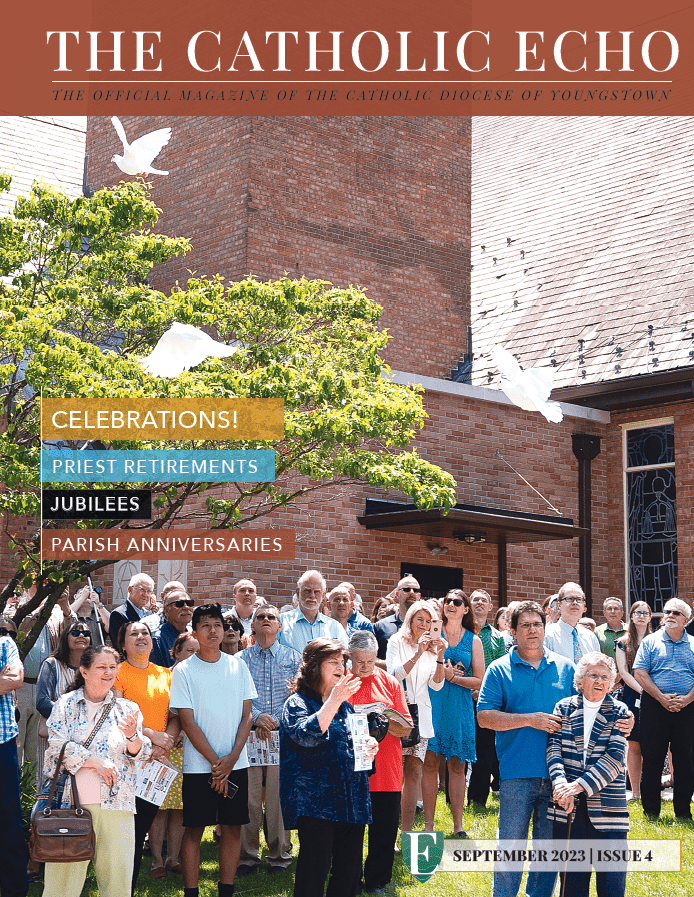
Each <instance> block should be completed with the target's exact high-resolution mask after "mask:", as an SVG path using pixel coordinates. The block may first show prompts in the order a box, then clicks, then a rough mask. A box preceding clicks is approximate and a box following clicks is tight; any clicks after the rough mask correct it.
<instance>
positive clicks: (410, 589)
mask: <svg viewBox="0 0 694 897" xmlns="http://www.w3.org/2000/svg"><path fill="white" fill-rule="evenodd" d="M400 591H401V592H415V593H416V594H419V592H421V589H415V588H414V586H403V587H402V588H401V589H400Z"/></svg>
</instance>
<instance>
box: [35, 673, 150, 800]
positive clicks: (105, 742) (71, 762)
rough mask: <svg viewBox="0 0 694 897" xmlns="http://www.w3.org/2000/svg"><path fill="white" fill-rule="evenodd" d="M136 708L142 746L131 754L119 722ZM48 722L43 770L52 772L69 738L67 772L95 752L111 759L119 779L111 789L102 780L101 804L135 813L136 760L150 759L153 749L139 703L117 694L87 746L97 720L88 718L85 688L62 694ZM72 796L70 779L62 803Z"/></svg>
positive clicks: (65, 761)
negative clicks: (144, 726)
mask: <svg viewBox="0 0 694 897" xmlns="http://www.w3.org/2000/svg"><path fill="white" fill-rule="evenodd" d="M112 697H113V693H112V692H109V693H108V695H107V697H106V700H105V701H104V704H103V705H102V709H101V710H99V712H98V714H97V717H96V720H99V719H100V718H101V714H102V712H103V710H105V709H106V707H107V706H108V704H109V702H110V701H111V699H112ZM134 710H135V711H137V714H138V722H137V734H138V735H139V736H140V738H141V739H142V746H141V747H140V750H139V752H138V753H137V754H136V755H134V756H132V757H131V756H130V754H128V753H127V750H126V748H127V745H128V742H127V740H126V738H125V735H124V734H123V733H122V732H121V730H120V729H119V728H118V723H119V721H120V720H121V719H122V718H123V717H124V716H127V715H128V714H129V713H132V712H133V711H134ZM47 725H48V731H49V738H48V749H47V751H46V756H45V759H44V774H45V775H46V776H48V777H49V778H50V777H52V776H53V774H54V772H55V764H56V763H57V761H58V754H60V749H61V748H62V746H63V744H64V743H65V742H66V741H67V742H68V746H67V750H66V751H65V758H64V760H63V766H64V767H65V769H67V771H68V772H71V773H76V772H77V770H78V769H81V767H82V766H83V765H84V762H85V761H86V760H88V759H89V757H91V756H92V754H96V755H97V756H98V757H103V758H105V759H107V760H111V761H112V762H113V763H115V764H116V766H117V768H118V781H117V782H116V784H115V785H114V787H113V788H112V789H110V790H109V787H108V785H106V783H104V782H102V785H101V807H102V809H104V810H127V811H129V812H131V813H134V812H135V784H136V781H137V765H136V761H137V760H147V759H148V757H149V756H150V754H151V753H152V742H151V741H150V740H149V738H147V737H146V736H145V735H143V734H142V714H141V713H140V709H139V707H138V706H137V704H134V703H133V702H132V701H128V700H126V698H116V703H115V704H114V705H113V707H112V708H111V711H110V713H109V714H108V716H107V717H106V719H105V720H104V722H103V723H102V725H101V727H100V729H99V731H98V732H97V734H96V736H95V737H94V740H93V741H92V743H91V744H90V745H89V747H88V748H85V747H83V743H84V742H85V741H86V740H87V738H88V737H89V734H90V732H91V731H92V729H93V728H94V724H93V723H90V722H89V720H88V718H87V702H86V700H85V697H84V691H83V689H81V688H78V689H77V690H76V691H70V692H68V693H67V694H65V695H61V697H59V698H58V700H57V701H56V702H55V704H54V705H53V710H52V712H51V715H50V717H49V718H48V720H47ZM70 799H71V796H70V787H69V782H68V787H67V788H66V789H65V793H64V796H63V805H64V806H68V805H69V804H70Z"/></svg>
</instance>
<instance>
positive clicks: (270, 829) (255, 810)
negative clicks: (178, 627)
mask: <svg viewBox="0 0 694 897" xmlns="http://www.w3.org/2000/svg"><path fill="white" fill-rule="evenodd" d="M281 628H282V621H281V618H280V613H279V611H278V610H277V608H276V607H274V606H273V605H271V604H263V605H261V606H260V607H259V608H258V609H257V610H256V611H255V613H254V614H253V620H252V623H251V631H252V633H253V635H254V636H255V644H253V645H251V647H250V648H245V649H244V650H243V651H241V653H240V654H239V655H238V656H239V658H240V659H241V660H243V662H244V663H245V664H246V666H247V667H248V669H249V671H250V674H251V678H252V679H253V683H254V685H255V687H256V690H257V692H258V696H257V697H256V698H254V699H253V711H252V712H253V729H254V731H255V737H256V738H261V739H263V741H270V740H271V738H272V732H273V731H274V730H279V716H280V713H281V711H282V707H283V706H284V702H285V701H286V700H287V698H288V697H289V682H290V680H291V679H294V677H295V676H296V674H297V672H298V670H299V663H300V662H301V654H299V652H298V651H295V650H294V649H293V648H290V647H289V646H288V645H281V644H280V643H279V642H278V641H277V636H278V634H279V631H280V629H281ZM263 790H264V791H265V813H264V816H265V824H266V830H265V840H266V842H267V846H268V851H267V855H266V856H265V863H266V864H267V872H268V875H272V874H274V873H277V872H284V870H285V869H287V868H288V867H289V866H291V863H292V857H291V853H290V849H291V839H290V833H289V832H288V831H285V828H284V821H283V819H282V807H281V806H280V768H279V766H254V767H251V768H249V770H248V815H249V817H250V822H249V823H248V825H244V826H243V828H242V829H241V859H240V862H239V871H238V874H239V875H251V874H252V873H254V872H257V871H258V869H259V868H260V865H261V862H260V840H259V839H260V829H261V828H262V826H263Z"/></svg>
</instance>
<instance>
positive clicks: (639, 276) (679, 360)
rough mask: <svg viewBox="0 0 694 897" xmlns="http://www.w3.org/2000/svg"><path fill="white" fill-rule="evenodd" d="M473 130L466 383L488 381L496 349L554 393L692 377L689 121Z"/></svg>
mask: <svg viewBox="0 0 694 897" xmlns="http://www.w3.org/2000/svg"><path fill="white" fill-rule="evenodd" d="M472 133H473V151H472V159H473V165H472V171H473V174H472V256H471V261H472V265H473V270H472V312H471V314H472V329H473V351H474V364H473V373H472V382H473V383H474V384H476V385H479V386H487V385H491V386H493V385H495V384H498V381H499V375H498V372H497V371H496V370H495V368H494V366H493V364H492V362H491V360H490V356H489V352H490V348H491V347H492V346H493V345H495V344H498V345H501V346H503V347H504V348H506V349H508V350H509V351H511V352H512V353H514V354H515V355H516V356H517V358H518V360H519V361H520V363H521V365H522V366H523V367H528V366H535V365H539V366H548V365H553V366H554V373H555V387H557V388H562V387H575V386H580V385H581V384H591V383H605V382H606V381H615V386H617V383H618V381H620V380H623V379H624V378H633V377H634V376H636V375H646V374H653V373H656V374H657V373H660V372H664V371H672V370H675V369H683V368H692V373H693V374H694V119H692V118H684V117H683V118H653V117H651V118H600V117H586V118H494V117H480V118H475V119H474V120H473V132H472Z"/></svg>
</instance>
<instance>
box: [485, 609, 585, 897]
mask: <svg viewBox="0 0 694 897" xmlns="http://www.w3.org/2000/svg"><path fill="white" fill-rule="evenodd" d="M511 631H512V632H513V635H514V637H515V640H516V644H515V645H514V646H513V647H512V648H511V651H510V653H509V654H507V655H505V656H504V657H501V658H499V659H498V660H494V661H493V662H492V663H491V664H490V665H489V667H488V668H487V672H486V673H485V676H484V679H483V681H482V687H481V689H480V695H479V698H478V700H477V720H478V722H479V725H480V726H482V727H484V728H487V729H494V730H495V731H496V752H497V754H498V757H499V774H500V780H501V786H500V791H499V838H511V839H517V840H525V839H526V838H527V837H528V827H529V825H530V818H531V816H532V818H533V838H535V839H539V838H551V837H552V822H551V821H549V820H548V819H547V810H548V807H549V802H550V800H551V798H552V783H551V780H550V778H549V773H548V771H547V760H546V755H547V735H548V733H550V732H557V731H558V730H559V728H560V726H561V720H560V718H559V717H556V716H553V715H552V711H553V710H554V706H555V704H556V703H557V701H560V700H561V699H562V698H566V697H568V696H569V695H570V694H572V692H573V677H574V665H573V664H572V663H571V661H570V660H567V659H566V658H564V657H560V656H559V655H558V654H553V653H552V652H551V651H549V650H547V649H545V648H544V647H543V639H544V635H545V612H544V611H543V610H542V607H541V606H540V605H539V604H538V603H537V602H535V601H523V602H521V603H520V604H519V605H517V606H516V607H515V608H514V611H513V614H512V615H511ZM555 879H556V873H555V872H533V871H532V868H531V872H530V874H529V875H528V881H527V885H526V893H527V895H528V897H550V895H551V893H552V890H553V888H554V882H555ZM520 882H521V873H520V872H503V871H501V870H499V871H495V872H494V887H493V895H494V897H515V895H516V894H517V893H518V888H519V887H520Z"/></svg>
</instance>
